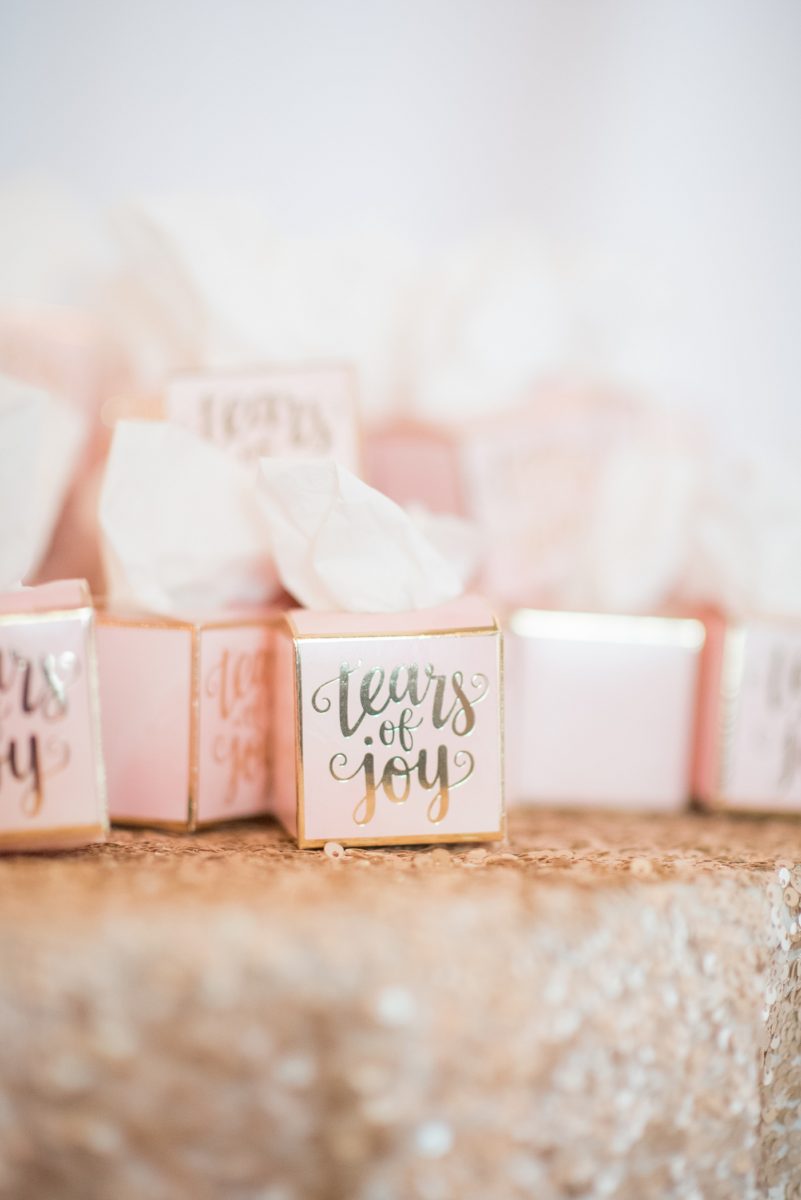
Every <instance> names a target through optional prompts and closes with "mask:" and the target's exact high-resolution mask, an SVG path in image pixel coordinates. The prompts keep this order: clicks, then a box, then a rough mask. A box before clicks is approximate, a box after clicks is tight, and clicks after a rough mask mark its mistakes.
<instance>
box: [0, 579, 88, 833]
mask: <svg viewBox="0 0 801 1200" xmlns="http://www.w3.org/2000/svg"><path fill="white" fill-rule="evenodd" d="M93 635H94V625H93V612H92V608H91V605H90V604H89V595H88V590H87V588H86V585H85V584H84V583H82V582H80V581H62V582H59V583H53V584H49V585H46V586H44V587H41V588H25V589H21V590H20V591H18V592H11V593H7V594H4V595H3V596H2V597H0V850H5V851H19V850H25V851H28V850H65V849H71V848H73V847H76V846H81V845H87V844H89V843H92V842H97V841H102V840H104V838H105V836H106V833H107V829H108V817H107V809H106V796H105V781H104V772H103V761H102V754H101V745H100V733H99V720H98V701H97V675H96V661H95V646H94V636H93Z"/></svg>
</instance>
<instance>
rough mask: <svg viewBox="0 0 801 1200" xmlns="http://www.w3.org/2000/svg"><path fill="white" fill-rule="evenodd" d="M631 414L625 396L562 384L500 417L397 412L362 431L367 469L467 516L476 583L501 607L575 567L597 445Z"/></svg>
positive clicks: (398, 495) (525, 598)
mask: <svg viewBox="0 0 801 1200" xmlns="http://www.w3.org/2000/svg"><path fill="white" fill-rule="evenodd" d="M635 422H636V410H635V409H634V408H633V406H632V405H631V404H630V403H629V402H628V401H626V400H625V399H622V398H617V397H605V396H598V395H595V394H594V393H583V392H574V391H567V390H561V389H553V390H548V391H546V392H543V393H542V394H541V395H539V396H536V397H534V398H532V400H531V401H530V402H529V403H528V404H526V405H524V406H521V407H519V408H516V409H510V410H509V411H507V412H506V413H504V414H502V416H501V417H499V416H498V415H497V414H493V415H492V416H491V417H484V418H475V419H472V420H467V421H460V422H459V423H458V424H456V423H454V424H453V425H445V424H439V425H438V424H429V423H425V422H419V421H417V422H414V421H404V420H397V421H393V422H390V423H389V424H388V425H386V426H384V428H382V429H376V430H374V431H373V432H371V434H370V436H369V437H368V439H367V445H366V452H365V460H366V478H367V481H368V483H370V484H372V486H373V487H376V488H378V489H379V490H380V491H382V492H384V493H385V494H386V495H388V496H389V497H390V498H391V499H393V500H395V501H396V502H397V503H398V504H401V505H408V504H413V503H419V504H422V505H423V506H424V507H426V508H427V509H429V510H430V511H431V512H435V513H455V514H457V515H459V516H463V517H467V518H469V519H470V520H472V521H474V522H475V523H476V525H477V527H478V529H479V532H480V533H481V534H482V541H483V554H482V562H483V568H482V574H481V577H480V585H481V588H482V590H485V591H487V592H488V593H489V594H490V595H491V596H492V597H493V598H494V599H495V600H496V601H497V602H498V603H502V604H503V605H504V606H517V605H520V604H531V603H532V602H536V603H537V604H538V605H542V606H548V605H550V604H552V603H554V602H555V600H556V598H558V597H559V596H560V595H563V594H564V592H565V589H566V586H567V583H568V582H569V581H570V579H571V578H572V576H573V575H574V573H575V570H576V563H575V558H576V545H577V544H578V542H579V541H580V540H581V537H582V536H583V529H584V526H585V524H586V512H587V506H588V505H589V504H591V503H592V502H593V496H594V493H595V489H596V487H597V479H598V477H599V476H600V474H601V471H602V468H603V462H604V454H605V453H607V452H608V450H609V448H610V447H611V446H614V445H616V444H617V443H618V442H619V440H620V439H621V438H624V437H626V436H627V435H628V434H629V433H630V432H631V430H632V429H633V428H635Z"/></svg>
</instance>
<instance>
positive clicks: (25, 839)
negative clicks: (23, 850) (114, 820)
mask: <svg viewBox="0 0 801 1200" xmlns="http://www.w3.org/2000/svg"><path fill="white" fill-rule="evenodd" d="M107 832H108V831H107V829H106V827H105V825H103V824H102V823H101V824H99V825H97V824H94V825H51V826H43V827H42V828H41V829H12V830H8V831H6V832H4V833H0V850H5V849H7V848H8V847H9V846H22V847H24V846H26V845H28V846H31V847H35V846H36V845H44V844H47V847H48V848H51V849H53V850H57V849H58V845H57V844H56V843H57V841H58V840H62V839H63V840H64V841H68V840H69V839H70V838H75V839H84V838H85V839H86V841H87V843H89V842H97V841H100V840H103V839H105V837H106V834H107ZM51 842H52V846H51Z"/></svg>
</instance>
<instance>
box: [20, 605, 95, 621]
mask: <svg viewBox="0 0 801 1200" xmlns="http://www.w3.org/2000/svg"><path fill="white" fill-rule="evenodd" d="M93 616H94V609H93V608H92V607H91V605H85V606H84V605H82V606H81V607H80V608H47V609H42V610H41V611H39V612H22V613H0V625H42V624H44V623H46V622H47V621H69V620H71V619H72V618H73V617H78V618H80V619H83V620H90V621H91V619H92V617H93Z"/></svg>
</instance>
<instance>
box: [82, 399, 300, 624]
mask: <svg viewBox="0 0 801 1200" xmlns="http://www.w3.org/2000/svg"><path fill="white" fill-rule="evenodd" d="M100 525H101V531H102V538H103V555H104V562H105V569H106V583H107V590H108V598H109V601H110V602H111V603H113V604H114V605H115V606H116V607H119V608H124V607H129V608H135V609H145V610H147V611H151V612H155V613H163V614H167V615H170V616H186V615H193V616H194V615H198V616H200V615H205V614H209V613H219V612H224V611H225V610H227V609H231V608H241V607H243V606H252V605H258V604H264V603H267V602H268V601H269V600H270V599H272V598H273V597H274V596H275V594H276V591H277V580H276V575H275V570H274V567H273V565H272V559H271V555H270V541H269V525H268V522H267V521H266V519H265V517H264V515H263V512H262V506H261V504H260V503H259V498H258V496H257V493H256V488H255V487H254V484H253V476H252V471H249V470H248V469H247V468H246V467H245V466H244V465H243V464H242V463H240V462H238V461H237V460H236V459H234V458H233V457H231V456H230V455H228V454H226V453H225V451H223V450H221V449H219V448H218V447H217V446H213V445H211V444H210V443H208V442H205V441H203V440H201V439H200V438H198V437H196V436H195V435H194V434H192V433H189V432H188V431H187V430H184V429H181V428H178V427H177V426H174V425H170V424H168V423H166V422H159V421H120V422H119V423H118V424H117V426H116V428H115V431H114V438H113V441H112V445H111V452H110V454H109V460H108V465H107V468H106V474H105V478H104V481H103V489H102V494H101V498H100Z"/></svg>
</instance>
